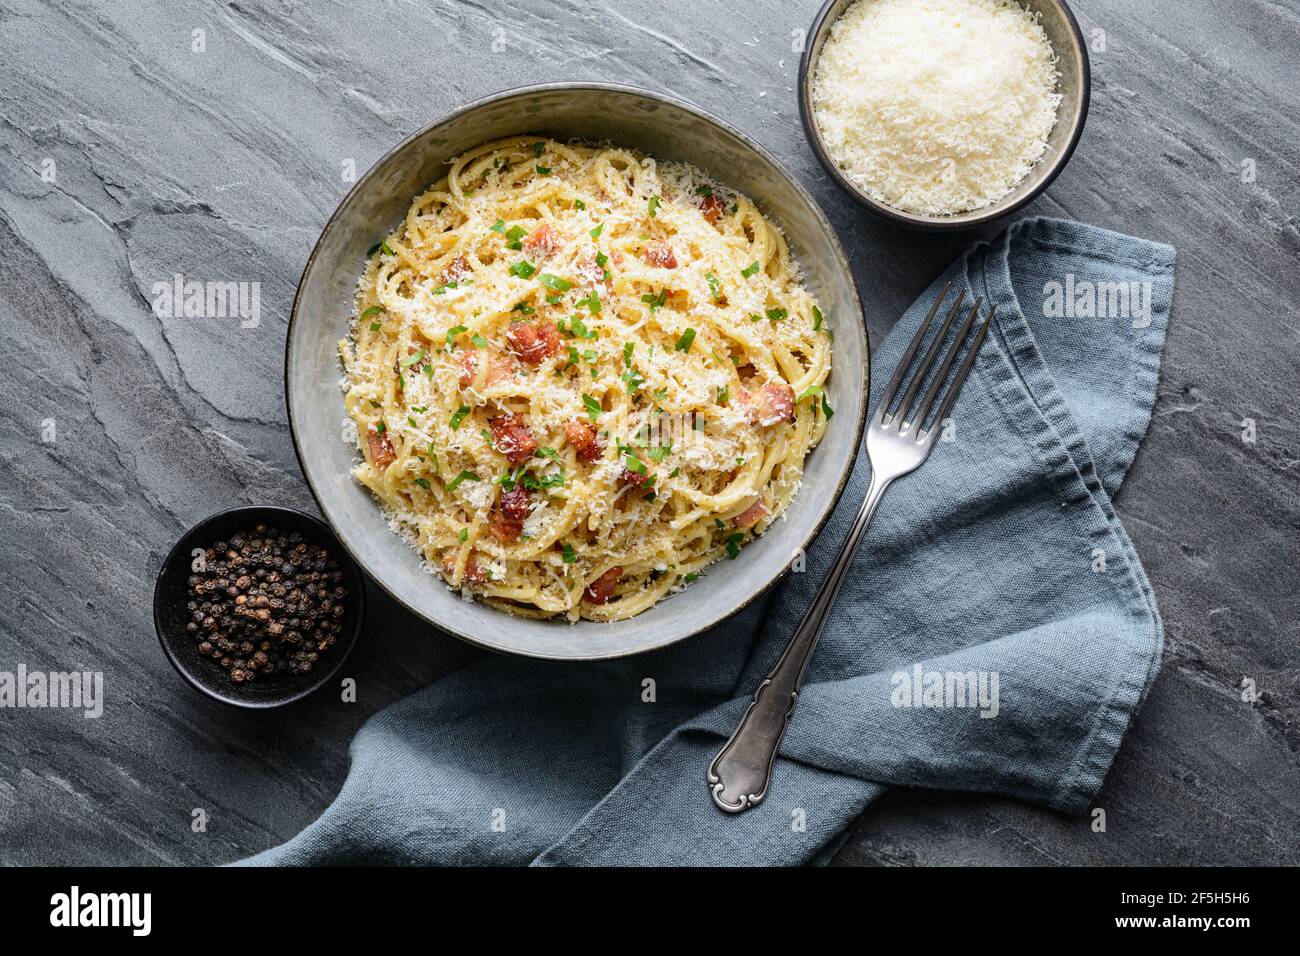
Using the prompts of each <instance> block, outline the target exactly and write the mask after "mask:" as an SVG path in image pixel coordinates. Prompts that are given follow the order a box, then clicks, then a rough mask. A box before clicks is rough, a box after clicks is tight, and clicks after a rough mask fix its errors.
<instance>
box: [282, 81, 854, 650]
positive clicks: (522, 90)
mask: <svg viewBox="0 0 1300 956" xmlns="http://www.w3.org/2000/svg"><path fill="white" fill-rule="evenodd" d="M566 90H581V91H587V92H592V93H611V92H612V93H625V94H629V95H633V96H638V97H641V98H643V99H647V100H652V101H655V102H657V103H662V104H665V105H667V106H671V107H675V108H677V109H680V110H683V111H685V112H688V113H691V114H693V115H695V116H697V117H699V118H700V119H703V120H705V121H706V122H709V123H712V124H713V125H714V126H716V127H718V128H719V129H721V130H723V131H724V132H726V133H728V134H730V135H731V136H733V137H735V138H736V139H737V140H739V141H740V142H741V143H743V144H744V145H745V146H746V147H747V148H749V149H751V150H753V151H754V152H755V153H756V154H758V155H759V156H760V157H761V158H762V159H764V160H766V161H767V163H768V164H769V165H770V166H771V167H772V168H773V169H775V170H777V172H779V173H780V174H781V175H782V176H783V177H784V178H785V180H786V182H787V183H789V185H790V186H791V187H792V188H793V189H794V190H795V192H796V193H797V194H798V196H799V197H800V199H802V200H803V202H804V204H805V206H806V207H807V208H808V209H809V211H810V212H811V213H812V214H813V215H814V216H815V217H816V219H817V221H818V223H819V224H820V226H821V227H822V229H823V230H824V231H825V232H826V234H827V235H828V236H829V237H830V238H831V240H832V243H833V245H834V247H835V254H836V259H837V264H838V266H839V268H840V269H841V270H842V271H843V273H844V274H845V275H846V276H847V277H848V280H849V283H848V285H849V293H850V295H851V299H852V301H851V305H852V310H851V311H852V315H853V321H856V322H858V323H860V325H861V328H862V335H863V346H864V348H863V355H862V364H863V380H862V396H861V399H860V401H859V403H858V409H857V416H856V421H855V422H854V439H853V445H852V448H853V453H852V454H851V455H850V456H849V457H848V459H847V461H846V463H845V465H844V467H843V468H842V469H841V471H840V475H839V478H838V480H837V481H836V485H835V490H834V492H833V494H831V495H830V496H829V498H828V500H827V504H826V507H825V509H824V511H823V512H822V514H821V515H820V516H819V517H818V519H817V521H816V522H815V524H814V525H813V527H812V529H811V530H810V531H809V533H808V535H807V536H806V537H805V538H804V539H803V541H802V542H800V543H799V545H798V547H796V548H795V549H794V551H793V552H791V554H790V555H789V556H788V557H786V559H785V561H784V563H783V564H782V566H781V568H780V570H778V571H777V572H776V573H775V574H773V575H772V576H771V577H770V578H769V579H768V580H767V581H765V582H764V583H763V584H762V585H761V586H760V587H758V588H756V589H755V590H754V591H753V593H752V594H749V595H748V596H746V597H744V598H742V599H741V600H739V601H737V602H735V603H733V604H732V605H730V606H729V607H727V608H726V609H724V610H722V611H720V612H719V613H717V614H715V615H713V616H711V617H710V618H709V619H707V620H703V621H701V622H699V623H693V624H691V625H690V627H689V628H687V629H684V630H683V631H682V632H681V633H680V634H676V635H673V636H670V637H668V638H666V639H663V640H659V641H653V642H649V643H646V644H644V645H640V646H637V647H633V648H628V649H625V650H616V651H612V652H606V653H594V654H564V655H556V654H548V653H544V652H538V651H533V650H530V649H529V648H527V647H519V646H516V645H514V644H507V643H494V642H493V641H492V640H491V639H490V637H488V636H486V635H476V634H470V633H467V632H464V631H461V630H458V629H456V628H453V627H451V626H450V625H448V624H446V623H444V622H442V621H440V620H436V619H435V618H434V617H433V616H432V615H431V614H430V613H428V612H426V611H424V610H421V609H420V608H418V607H415V606H413V605H411V604H410V603H408V602H407V601H405V600H403V599H402V598H401V597H400V596H398V595H397V594H396V593H394V591H393V590H392V589H391V588H390V587H389V586H388V585H387V584H386V583H385V582H384V580H383V578H382V577H381V576H380V575H377V574H375V573H374V572H373V571H371V570H370V568H369V566H368V565H367V564H366V562H365V561H364V560H363V559H362V558H361V557H360V556H359V555H357V554H356V553H355V552H353V550H352V548H351V547H350V546H349V544H348V542H347V541H346V540H345V538H344V536H343V535H342V534H341V533H339V532H338V531H337V529H335V528H334V525H333V522H332V521H331V520H330V516H329V515H330V512H329V509H328V508H327V507H326V502H325V499H324V498H323V496H322V494H321V492H320V490H319V489H317V487H316V485H315V484H314V483H313V481H312V478H311V475H310V474H309V473H308V471H307V465H306V460H305V458H304V456H303V451H302V448H301V446H300V445H299V440H298V429H297V427H296V425H295V419H296V416H295V414H294V408H293V399H292V396H291V394H290V389H289V374H290V368H291V366H292V360H293V343H294V335H293V332H294V327H295V325H296V324H297V321H298V313H299V308H300V306H301V303H302V294H303V285H304V282H305V281H306V278H307V274H308V273H309V272H310V271H311V269H312V266H313V265H314V263H315V261H316V256H317V254H318V253H319V252H320V248H321V242H322V241H323V239H324V237H325V234H326V233H327V232H328V231H329V230H330V229H331V228H332V227H333V226H334V224H335V222H336V220H337V219H338V218H339V216H340V214H341V213H342V212H343V210H344V208H345V207H347V206H348V205H349V203H350V202H351V201H352V198H353V197H354V196H355V195H357V194H358V193H359V192H360V191H361V190H362V189H363V188H364V187H365V186H366V184H367V182H368V181H369V180H370V178H371V177H372V176H374V175H375V173H376V171H377V170H378V169H380V168H381V167H383V166H384V165H385V164H386V163H387V162H388V161H389V160H390V159H392V158H393V157H394V156H396V155H397V154H398V153H401V152H402V151H404V150H406V149H407V148H408V147H409V146H411V144H412V143H414V142H416V141H417V140H419V139H420V138H422V137H423V136H424V135H425V134H426V133H428V132H429V131H430V130H432V129H434V128H435V127H438V126H442V125H444V124H446V123H449V122H451V121H453V120H455V119H458V118H460V117H462V116H465V115H466V114H469V113H472V112H474V111H476V110H479V109H482V108H483V107H486V106H489V105H491V104H493V103H498V102H502V101H506V100H511V99H522V98H524V97H527V96H531V95H535V94H537V93H546V92H552V91H566ZM871 353H872V350H871V331H870V329H868V327H867V323H866V320H865V316H864V314H863V311H862V296H861V294H860V293H859V291H858V284H857V279H856V278H855V277H854V275H853V269H852V267H851V266H850V264H849V261H848V257H847V256H846V255H845V253H844V247H843V245H842V244H841V242H840V239H839V233H838V231H837V230H836V229H835V228H834V227H833V226H832V225H831V223H830V220H828V219H827V218H826V213H825V212H824V211H823V210H822V208H821V206H820V205H819V204H818V203H817V201H816V200H815V199H814V198H813V197H812V194H811V193H809V192H808V190H807V189H806V188H805V187H804V185H803V184H802V183H801V182H799V180H798V179H797V178H796V177H795V176H794V175H792V174H791V173H790V171H789V170H788V169H787V168H786V166H785V164H783V163H782V162H781V161H780V160H778V159H777V158H776V157H775V156H774V155H772V153H771V152H769V151H768V150H767V149H766V148H764V147H763V146H762V145H760V144H759V143H758V142H756V141H755V140H754V139H753V138H752V137H750V136H749V135H747V134H746V133H744V132H742V131H740V130H739V129H736V128H735V127H733V126H732V125H730V124H729V123H727V122H725V121H724V120H722V119H719V118H718V117H716V116H714V115H713V114H712V113H710V112H708V111H707V110H704V109H703V108H701V107H699V106H696V105H695V104H693V103H690V102H687V101H686V100H682V99H678V98H677V97H674V96H670V95H668V94H665V93H659V92H655V91H652V90H648V89H645V88H644V87H638V86H632V85H628V84H622V83H605V82H597V81H582V80H576V81H564V82H555V83H536V84H530V85H527V86H518V87H511V88H509V89H505V90H501V91H498V92H496V93H490V94H488V95H486V96H483V97H480V98H479V99H476V100H473V101H471V102H469V103H467V104H465V105H463V106H459V107H456V108H455V109H452V110H449V111H448V112H446V113H444V114H442V115H440V116H439V117H437V118H436V119H434V120H433V121H432V122H429V123H426V124H424V125H423V126H421V127H419V128H418V129H416V130H415V131H413V132H412V133H410V134H409V135H408V136H406V137H405V138H403V139H402V140H401V141H400V142H398V143H397V144H396V145H395V146H393V147H392V148H391V149H389V150H388V151H387V152H386V153H384V154H383V155H382V156H381V157H379V158H378V159H377V160H375V161H374V162H373V163H372V164H371V165H370V167H369V168H368V169H367V170H366V171H365V172H364V173H363V174H362V175H361V176H360V177H359V178H358V179H357V181H356V183H355V184H353V186H352V188H351V189H350V190H348V192H347V193H346V194H345V195H344V196H343V198H342V199H341V200H339V203H338V205H337V206H336V207H335V209H334V211H333V212H332V213H331V214H330V217H329V219H327V220H326V221H325V224H324V225H323V226H322V227H321V231H320V235H319V236H318V237H317V239H316V242H315V243H314V244H313V245H312V249H311V253H310V254H309V255H308V256H307V261H306V262H305V263H304V264H303V270H302V275H301V276H300V277H299V279H298V286H297V289H296V291H295V293H294V297H293V307H292V308H291V309H290V312H289V321H288V323H287V325H286V328H285V349H284V402H285V411H286V413H287V414H286V417H287V419H288V422H289V435H290V438H291V439H292V441H293V451H294V455H295V456H297V459H298V468H299V470H300V471H301V472H302V475H303V478H304V480H305V481H306V484H307V488H308V490H309V491H310V492H311V495H312V498H313V499H314V500H315V502H316V505H317V507H318V508H319V509H320V512H321V514H322V515H323V516H324V520H325V522H326V523H327V524H328V525H329V526H330V528H331V530H332V531H334V536H335V539H336V540H337V541H338V542H339V545H340V546H341V547H342V549H343V550H344V551H345V552H346V553H347V555H348V557H349V558H350V559H351V560H352V561H353V562H354V563H355V564H356V565H357V566H358V567H359V568H361V570H362V571H363V572H364V573H365V575H366V576H367V577H369V578H370V580H371V581H373V582H374V583H375V585H376V586H377V587H378V588H379V589H380V590H382V591H383V592H384V593H385V594H387V595H388V596H389V597H390V598H392V599H393V601H395V602H396V603H397V604H398V605H399V606H400V607H402V608H404V609H405V610H406V611H408V612H410V613H411V614H413V615H415V616H416V617H418V618H419V619H420V620H422V621H425V622H426V623H428V624H430V625H431V626H433V627H434V628H436V629H437V630H439V631H440V632H442V633H445V634H450V635H452V636H453V637H456V638H458V639H460V640H462V641H465V642H467V643H469V644H473V645H475V646H477V647H482V648H485V649H487V650H490V651H496V652H498V653H503V654H510V655H514V656H518V657H528V658H534V659H538V660H557V661H574V662H580V661H599V660H617V659H619V658H624V657H631V656H634V655H637V654H645V653H649V652H650V651H656V650H661V649H663V648H665V647H669V646H672V645H673V644H677V643H679V642H681V641H685V640H687V639H688V638H691V637H695V636H696V635H698V634H701V633H702V632H704V631H706V630H708V629H710V628H712V627H714V626H716V625H718V624H720V623H722V622H723V621H725V620H727V619H728V618H731V617H733V616H734V615H736V614H738V613H739V612H740V611H742V610H744V609H745V608H746V607H748V606H749V605H750V604H752V603H753V602H755V601H757V600H758V599H759V598H761V597H762V596H763V595H764V594H766V593H767V592H768V591H770V590H771V589H772V588H773V587H775V586H776V584H777V583H778V582H780V581H781V580H782V579H783V578H784V577H785V576H786V574H788V573H789V571H790V567H791V565H792V564H793V563H794V561H795V559H796V558H797V557H798V555H799V554H800V553H802V552H804V551H805V550H806V549H807V548H808V547H809V546H810V545H811V544H812V543H813V541H814V540H816V538H817V536H818V535H819V534H821V532H822V530H823V529H824V528H825V526H826V523H827V522H828V521H829V520H830V517H831V515H832V514H833V513H834V512H835V508H836V506H837V505H838V504H839V501H840V498H841V497H843V495H844V491H845V489H846V488H847V487H848V482H849V477H850V476H851V475H852V474H853V471H854V468H855V466H856V464H857V459H858V453H859V451H860V450H861V447H862V435H863V431H864V429H865V427H866V421H867V410H868V408H869V406H870V401H871ZM814 450H815V449H814ZM653 611H654V608H653V607H650V608H647V609H646V611H645V612H643V613H647V614H648V613H652V612H653ZM496 613H500V614H506V613H507V612H505V611H498V612H496Z"/></svg>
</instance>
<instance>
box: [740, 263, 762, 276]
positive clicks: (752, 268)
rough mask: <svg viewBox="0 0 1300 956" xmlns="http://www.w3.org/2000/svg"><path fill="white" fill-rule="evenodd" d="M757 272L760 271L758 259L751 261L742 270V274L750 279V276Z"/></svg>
mask: <svg viewBox="0 0 1300 956" xmlns="http://www.w3.org/2000/svg"><path fill="white" fill-rule="evenodd" d="M757 272H758V260H757V259H755V260H754V261H753V262H751V263H750V264H749V265H747V266H745V268H743V269H741V270H740V274H741V275H742V276H744V277H745V278H746V279H748V278H749V277H750V276H752V275H755V274H756V273H757Z"/></svg>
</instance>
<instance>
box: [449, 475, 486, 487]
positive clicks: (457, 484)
mask: <svg viewBox="0 0 1300 956" xmlns="http://www.w3.org/2000/svg"><path fill="white" fill-rule="evenodd" d="M467 478H468V479H469V480H470V481H482V480H483V479H482V478H480V477H479V476H478V475H476V474H474V472H472V471H462V472H461V473H460V474H459V475H457V476H456V477H455V478H453V479H452V480H451V481H449V482H448V483H447V490H448V491H455V490H456V489H457V488H459V487H460V483H461V482H462V481H464V480H466V479H467Z"/></svg>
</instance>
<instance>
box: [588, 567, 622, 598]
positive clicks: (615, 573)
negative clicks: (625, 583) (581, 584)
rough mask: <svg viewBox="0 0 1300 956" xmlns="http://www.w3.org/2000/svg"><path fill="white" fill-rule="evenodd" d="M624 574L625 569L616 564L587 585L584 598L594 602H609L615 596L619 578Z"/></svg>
mask: <svg viewBox="0 0 1300 956" xmlns="http://www.w3.org/2000/svg"><path fill="white" fill-rule="evenodd" d="M622 576H623V569H622V568H621V567H619V566H617V565H615V566H614V567H612V568H610V569H609V570H608V571H606V572H605V573H604V574H602V575H601V576H600V577H598V578H596V580H594V581H592V582H591V583H590V584H588V585H587V587H586V589H585V590H584V591H583V592H582V599H583V600H584V601H590V602H591V603H592V604H607V603H608V602H609V599H610V598H612V597H613V596H614V588H615V587H617V586H618V579H619V578H621V577H622Z"/></svg>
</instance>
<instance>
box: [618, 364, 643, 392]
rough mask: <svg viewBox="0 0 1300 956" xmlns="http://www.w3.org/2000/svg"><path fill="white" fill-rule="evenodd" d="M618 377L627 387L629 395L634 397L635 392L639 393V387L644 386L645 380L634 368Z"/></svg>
mask: <svg viewBox="0 0 1300 956" xmlns="http://www.w3.org/2000/svg"><path fill="white" fill-rule="evenodd" d="M619 377H620V378H621V379H622V380H623V384H624V385H626V386H627V393H628V394H629V395H633V396H635V395H636V393H637V392H639V391H641V386H642V385H644V384H645V379H644V378H643V377H642V375H641V373H640V372H638V371H637V370H636V369H634V368H632V369H628V370H627V371H626V372H624V373H623V374H622V375H621V376H619Z"/></svg>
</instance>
